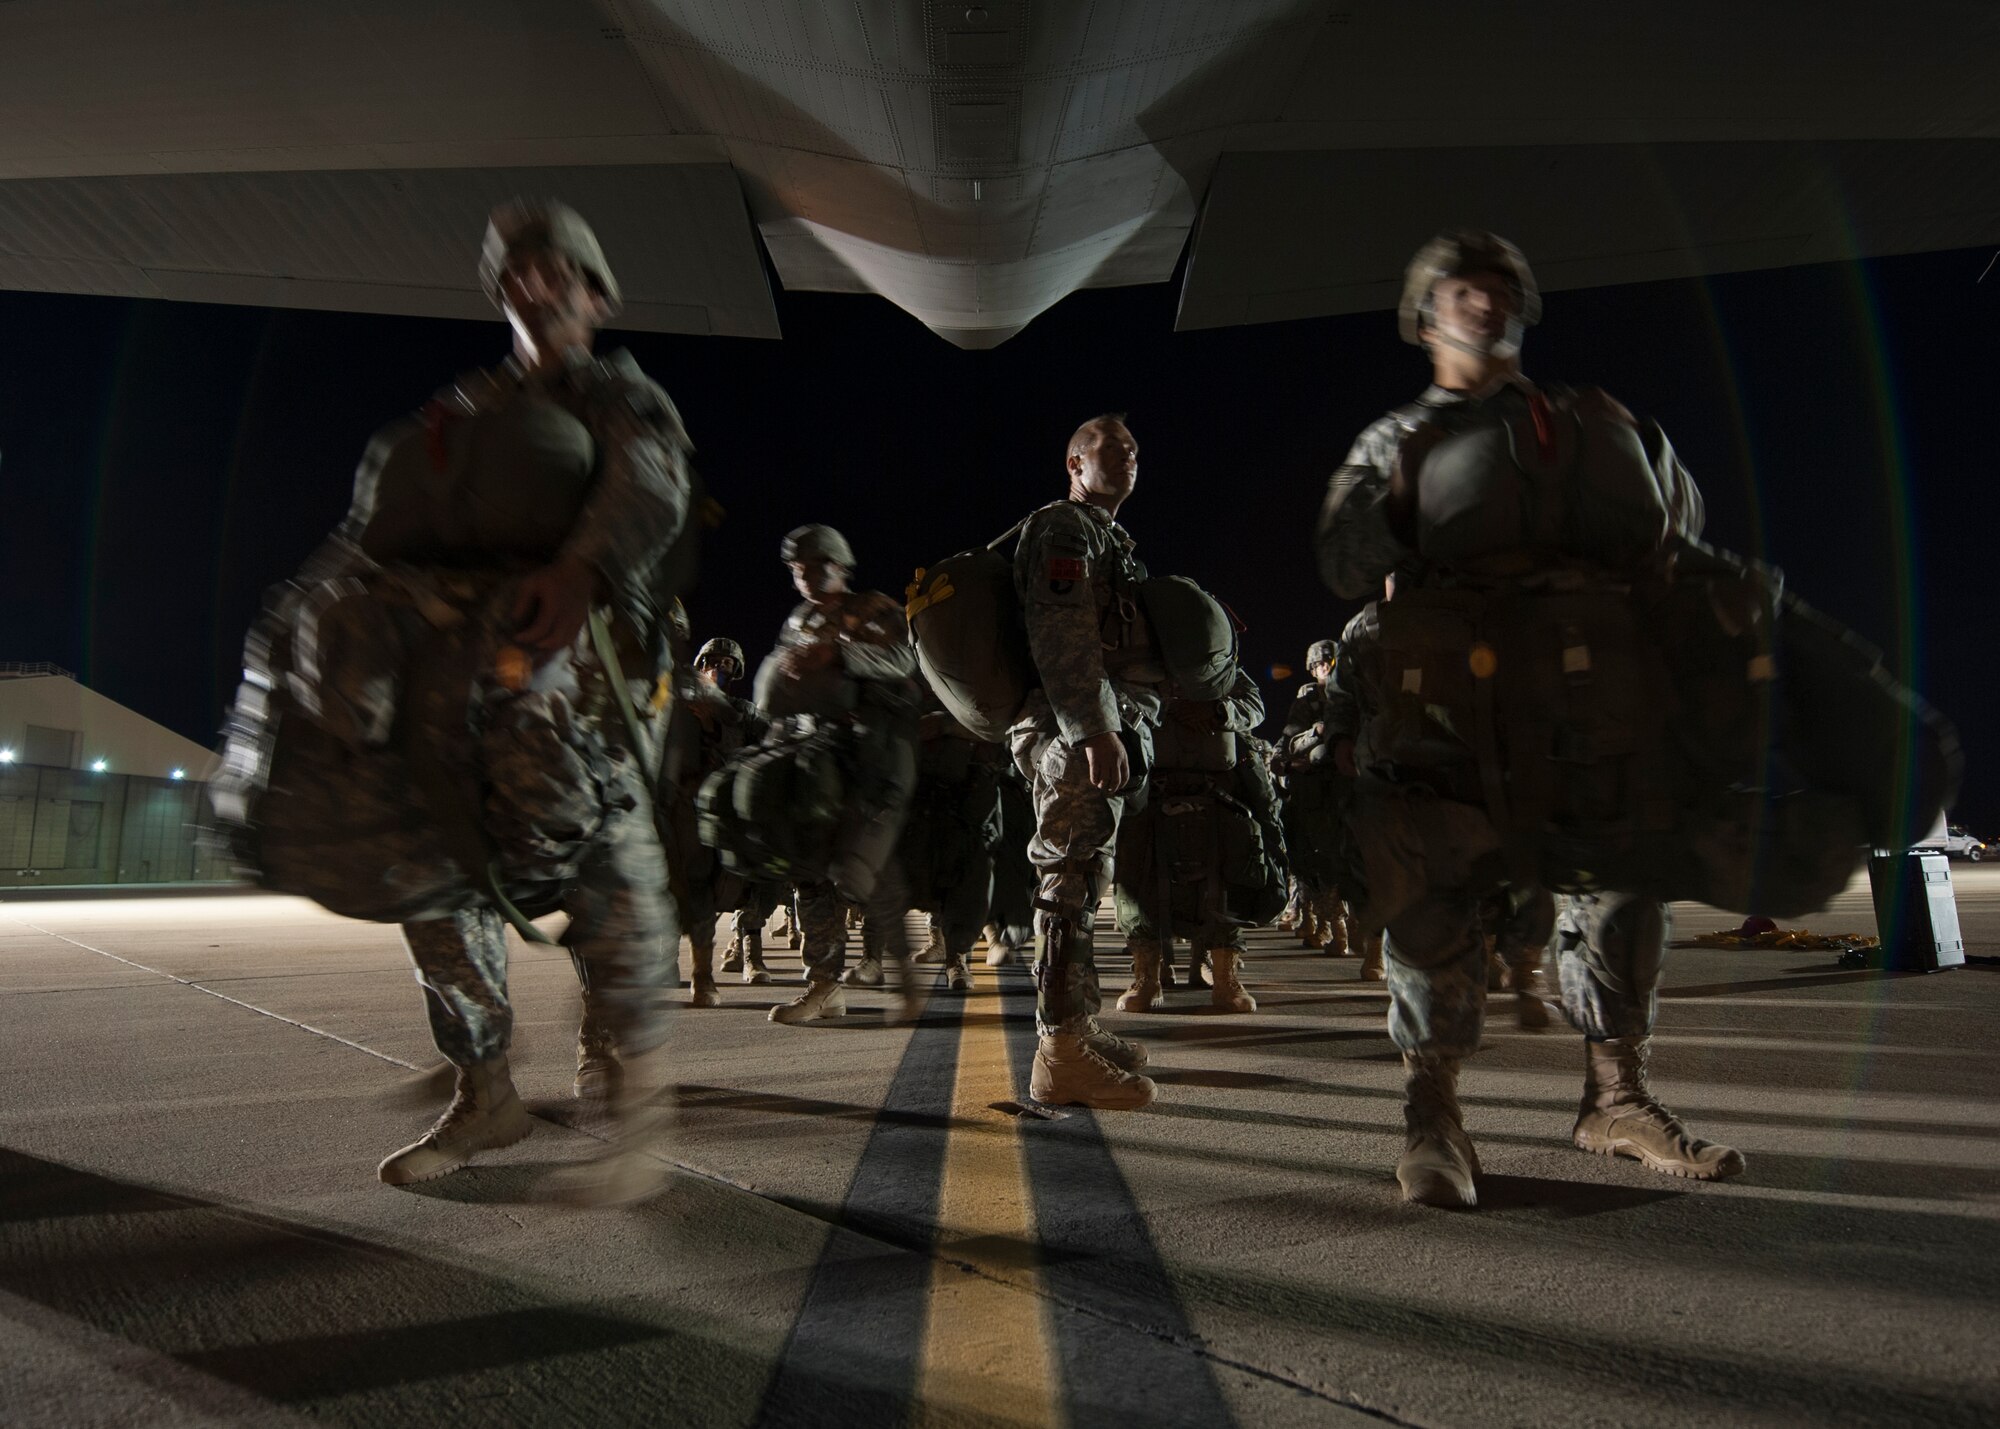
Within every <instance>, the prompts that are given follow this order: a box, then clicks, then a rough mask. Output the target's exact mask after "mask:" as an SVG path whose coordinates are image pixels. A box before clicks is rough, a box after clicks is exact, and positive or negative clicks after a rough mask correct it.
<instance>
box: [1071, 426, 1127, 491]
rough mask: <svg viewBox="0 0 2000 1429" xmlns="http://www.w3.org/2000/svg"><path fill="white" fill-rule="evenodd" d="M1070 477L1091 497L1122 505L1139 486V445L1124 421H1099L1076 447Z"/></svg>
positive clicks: (1078, 441)
mask: <svg viewBox="0 0 2000 1429" xmlns="http://www.w3.org/2000/svg"><path fill="white" fill-rule="evenodd" d="M1069 475H1070V480H1071V481H1072V482H1074V483H1076V484H1077V485H1079V486H1081V487H1082V488H1083V489H1084V490H1085V491H1087V492H1089V493H1091V494H1092V495H1094V496H1103V497H1108V498H1110V500H1111V501H1112V502H1113V503H1114V504H1115V503H1118V502H1122V501H1124V500H1125V498H1126V497H1128V496H1130V495H1131V494H1132V489H1133V488H1134V487H1135V486H1137V485H1138V484H1139V444H1138V443H1137V442H1136V441H1134V440H1133V439H1132V433H1131V432H1130V431H1128V430H1126V427H1125V424H1124V423H1123V422H1099V423H1098V424H1097V425H1096V426H1094V427H1088V428H1086V429H1085V430H1084V431H1083V432H1082V433H1081V435H1080V436H1079V437H1078V439H1077V441H1076V442H1075V443H1074V444H1073V446H1072V449H1071V451H1070V454H1069Z"/></svg>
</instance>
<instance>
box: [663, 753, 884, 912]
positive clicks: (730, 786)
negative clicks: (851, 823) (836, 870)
mask: <svg viewBox="0 0 2000 1429" xmlns="http://www.w3.org/2000/svg"><path fill="white" fill-rule="evenodd" d="M852 739H853V735H852V730H851V728H850V727H849V726H847V725H844V724H832V725H823V726H821V727H819V728H818V729H815V730H814V731H812V732H811V733H810V734H802V735H793V736H791V737H773V738H770V739H767V740H766V741H765V742H764V743H762V744H754V745H750V746H749V747H747V748H744V749H740V750H738V751H737V752H736V753H734V754H732V755H730V756H729V758H728V759H726V760H725V761H723V765H722V767H721V768H720V769H718V770H716V771H715V772H714V773H713V774H710V775H709V776H708V777H707V778H706V779H704V780H703V781H702V785H701V793H700V794H699V795H698V796H697V797H696V801H695V808H696V817H697V820H698V826H699V829H700V836H701V841H702V843H704V844H705V845H707V846H708V847H710V848H712V849H714V850H715V851H716V853H717V855H718V856H719V857H720V858H721V860H722V865H723V867H724V868H726V869H728V870H729V871H730V872H731V873H735V874H740V875H742V876H743V877H745V878H747V879H750V880H752V881H753V882H779V883H795V882H796V883H810V882H814V881H817V880H818V879H820V878H822V877H824V876H825V875H824V869H825V867H826V862H827V860H828V858H829V857H831V855H832V847H831V845H832V840H833V833H834V827H835V825H836V824H837V823H838V822H839V819H840V813H841V809H842V807H843V806H844V804H845V803H846V801H847V795H848V777H847V775H846V773H845V772H844V769H843V764H844V759H845V756H846V754H847V753H848V749H847V746H848V745H849V744H851V743H852Z"/></svg>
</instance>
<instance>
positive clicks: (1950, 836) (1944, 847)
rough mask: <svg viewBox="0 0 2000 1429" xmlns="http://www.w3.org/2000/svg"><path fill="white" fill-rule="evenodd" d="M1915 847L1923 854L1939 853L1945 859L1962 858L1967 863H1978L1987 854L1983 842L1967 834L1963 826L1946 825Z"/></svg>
mask: <svg viewBox="0 0 2000 1429" xmlns="http://www.w3.org/2000/svg"><path fill="white" fill-rule="evenodd" d="M1916 847H1917V848H1919V849H1921V850H1922V851H1924V852H1925V853H1941V854H1943V855H1944V856H1945V857H1946V858H1962V859H1965V860H1966V861H1967V862H1969V863H1978V862H1979V861H1980V860H1981V859H1982V858H1984V857H1986V853H1987V848H1986V844H1985V842H1984V841H1983V840H1980V839H1976V838H1974V837H1973V836H1972V835H1971V834H1969V833H1967V832H1966V831H1965V825H1963V824H1951V825H1948V826H1947V827H1946V828H1945V829H1944V830H1943V831H1942V832H1940V833H1934V834H1932V835H1931V836H1930V837H1929V838H1927V839H1925V840H1924V841H1923V842H1922V843H1920V844H1918V845H1916Z"/></svg>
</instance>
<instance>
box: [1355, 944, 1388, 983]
mask: <svg viewBox="0 0 2000 1429" xmlns="http://www.w3.org/2000/svg"><path fill="white" fill-rule="evenodd" d="M1388 979H1389V974H1388V973H1386V972H1384V971H1383V970H1382V935H1381V934H1380V933H1370V934H1369V935H1368V936H1367V937H1366V938H1364V939H1362V940H1361V980H1362V981H1363V982H1387V981H1388Z"/></svg>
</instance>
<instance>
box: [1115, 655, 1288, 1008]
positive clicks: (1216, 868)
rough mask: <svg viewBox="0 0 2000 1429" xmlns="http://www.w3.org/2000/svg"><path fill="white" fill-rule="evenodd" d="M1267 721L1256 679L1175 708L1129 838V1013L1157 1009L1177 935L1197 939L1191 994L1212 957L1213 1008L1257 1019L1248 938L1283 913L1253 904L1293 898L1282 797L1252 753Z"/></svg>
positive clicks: (1123, 999) (1123, 856)
mask: <svg viewBox="0 0 2000 1429" xmlns="http://www.w3.org/2000/svg"><path fill="white" fill-rule="evenodd" d="M1263 722H1264V697H1263V695H1262V694H1261V693H1260V692H1259V691H1258V689H1257V682H1256V680H1254V679H1252V678H1251V676H1250V674H1249V672H1248V671H1245V670H1238V671H1237V672H1236V680H1235V684H1234V685H1233V686H1232V687H1231V689H1230V691H1229V693H1228V694H1227V695H1225V696H1224V697H1223V698H1222V699H1219V700H1190V699H1182V698H1179V697H1175V698H1172V699H1169V700H1168V701H1167V704H1166V708H1165V711H1164V715H1163V717H1162V719H1161V721H1160V728H1159V731H1158V733H1157V734H1156V735H1155V736H1154V745H1155V748H1154V764H1153V770H1152V773H1151V774H1150V775H1149V776H1148V779H1147V785H1146V803H1145V806H1144V807H1143V808H1141V809H1139V810H1137V811H1136V812H1134V813H1131V814H1128V816H1127V817H1126V818H1125V819H1124V820H1123V821H1122V823H1121V824H1120V826H1119V830H1118V845H1117V858H1116V862H1115V867H1116V870H1117V872H1116V881H1115V883H1114V886H1113V900H1114V902H1115V904H1116V907H1117V910H1118V926H1119V929H1120V930H1121V931H1122V932H1123V933H1124V934H1125V940H1126V947H1127V949H1128V950H1129V951H1130V953H1131V957H1132V985H1131V986H1130V987H1128V988H1127V989H1126V990H1125V991H1124V993H1122V994H1121V995H1120V996H1119V998H1118V1010H1119V1011H1120V1012H1147V1011H1150V1010H1151V1009H1152V1006H1153V1003H1154V1001H1155V1000H1157V999H1158V998H1159V996H1160V993H1161V989H1162V986H1163V976H1162V969H1163V965H1164V964H1165V963H1166V962H1167V961H1168V959H1167V957H1166V949H1167V947H1168V946H1169V945H1170V944H1171V942H1172V940H1173V938H1174V936H1175V935H1176V934H1180V935H1181V936H1184V937H1186V938H1187V940H1188V949H1189V954H1190V956H1189V963H1190V968H1189V979H1188V980H1189V982H1190V984H1194V983H1195V973H1196V972H1197V971H1198V970H1199V969H1200V967H1201V963H1202V959H1203V958H1204V957H1206V958H1207V959H1208V962H1209V967H1210V985H1211V993H1210V1000H1211V1002H1212V1004H1213V1005H1214V1006H1215V1007H1216V1008H1218V1009H1220V1010H1221V1011H1224V1012H1255V1011H1256V1010H1257V1000H1256V999H1255V998H1253V997H1252V996H1251V995H1250V994H1249V993H1248V992H1246V991H1244V989H1243V984H1242V980H1241V978H1240V976H1239V966H1240V964H1241V962H1242V959H1243V928H1244V926H1245V925H1246V924H1248V923H1256V922H1261V921H1262V920H1263V918H1265V917H1269V916H1270V914H1271V913H1273V912H1275V911H1276V909H1275V908H1270V907H1265V908H1261V909H1246V908H1245V907H1244V906H1243V905H1242V900H1243V899H1244V897H1245V895H1249V896H1251V897H1253V898H1257V899H1261V900H1265V901H1269V900H1270V899H1271V898H1273V897H1276V898H1279V899H1282V896H1283V895H1282V889H1283V877H1284V872H1283V871H1284V846H1283V842H1282V837H1281V835H1280V834H1279V833H1278V826H1277V808H1276V802H1277V799H1276V791H1275V790H1274V789H1273V788H1272V787H1271V780H1270V773H1269V770H1268V769H1267V767H1266V766H1265V764H1264V761H1263V758H1262V756H1261V755H1260V754H1258V752H1257V751H1256V749H1255V748H1254V746H1253V745H1252V743H1251V741H1252V738H1253V736H1252V735H1251V731H1252V730H1254V729H1255V728H1256V727H1257V726H1258V725H1260V724H1262V723H1263Z"/></svg>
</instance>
